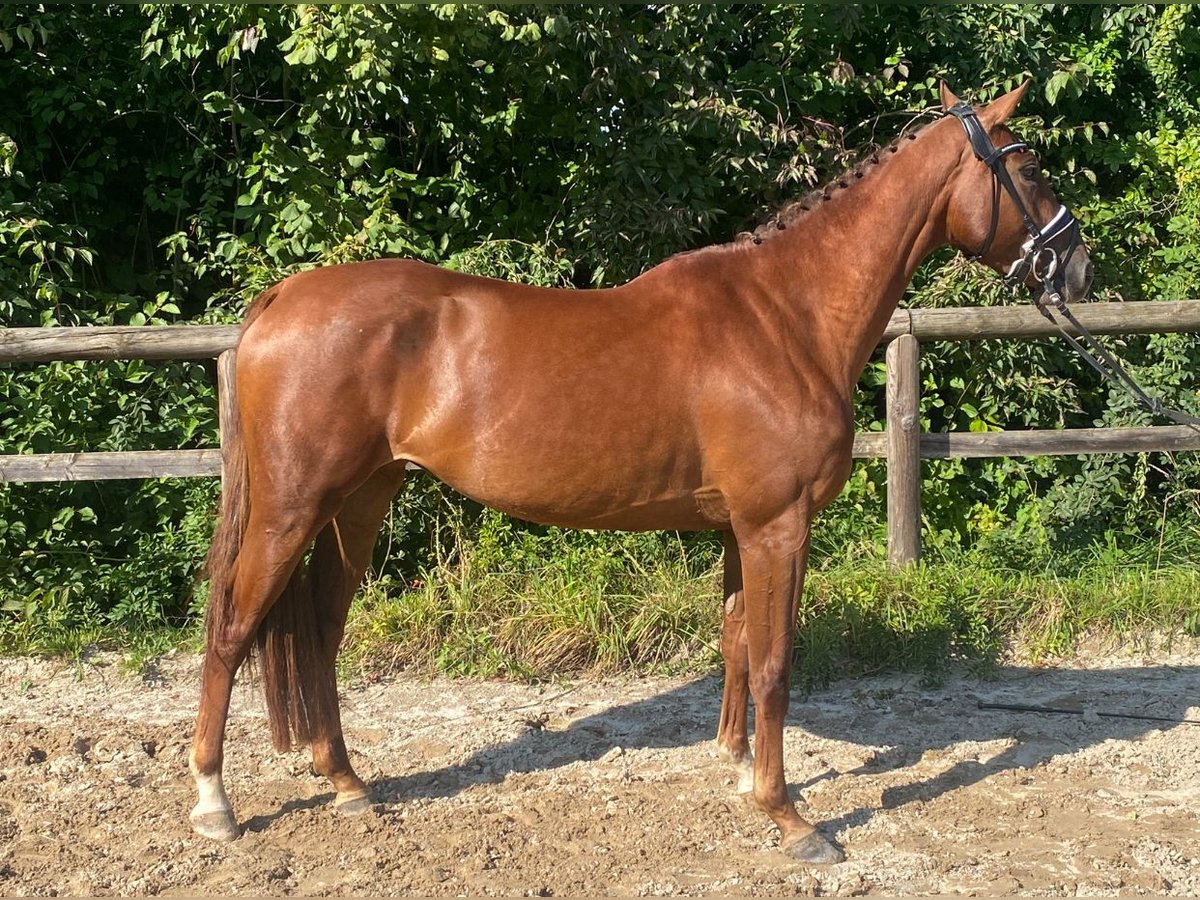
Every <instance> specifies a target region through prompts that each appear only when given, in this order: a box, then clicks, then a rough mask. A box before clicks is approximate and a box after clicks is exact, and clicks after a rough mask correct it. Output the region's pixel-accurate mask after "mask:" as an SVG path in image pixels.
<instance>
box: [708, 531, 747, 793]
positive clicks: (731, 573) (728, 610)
mask: <svg viewBox="0 0 1200 900" xmlns="http://www.w3.org/2000/svg"><path fill="white" fill-rule="evenodd" d="M724 594H725V618H724V623H723V625H722V627H721V656H722V657H724V659H725V692H724V694H723V696H722V698H721V724H720V726H719V727H718V729H717V754H718V755H719V756H720V758H721V759H722V760H724V761H725V762H728V763H732V764H733V766H734V768H735V769H737V772H738V793H739V794H748V793H750V792H751V791H753V790H754V758H753V756H752V755H751V753H750V738H749V728H748V726H747V721H746V720H747V718H748V715H749V712H748V709H747V706H748V705H749V699H750V682H749V677H750V665H749V660H748V658H747V653H746V596H745V592H744V591H743V590H742V558H741V555H740V554H739V553H738V545H737V538H736V537H735V536H734V534H733V532H732V531H727V532H725V576H724Z"/></svg>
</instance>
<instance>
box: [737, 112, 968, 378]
mask: <svg viewBox="0 0 1200 900" xmlns="http://www.w3.org/2000/svg"><path fill="white" fill-rule="evenodd" d="M939 126H940V123H938V124H935V125H932V126H929V127H928V128H927V129H925V131H923V132H922V133H920V134H919V135H918V136H917V138H916V139H915V140H911V141H910V140H902V141H901V142H900V145H899V147H898V149H897V151H896V152H895V153H894V154H888V155H889V156H890V157H891V158H889V159H886V160H885V161H884V162H882V163H881V164H879V165H878V166H875V167H873V170H868V172H867V174H866V176H865V177H864V178H862V179H861V180H858V179H853V178H852V180H851V185H852V186H851V187H849V188H846V189H841V190H836V191H835V192H834V194H833V195H832V197H831V199H830V200H829V201H827V202H822V203H821V204H820V206H818V208H817V209H815V210H813V211H812V212H811V213H809V214H808V215H807V216H805V217H804V218H803V219H802V220H801V221H799V222H796V223H795V224H794V225H793V226H790V227H789V228H788V229H786V231H785V232H784V233H781V234H779V235H778V236H777V237H773V238H771V239H770V240H768V241H766V242H764V243H763V244H762V245H761V246H759V247H756V248H755V251H756V252H758V251H766V252H765V253H764V254H763V256H764V257H765V258H767V259H771V258H773V265H772V268H774V269H775V271H777V272H786V273H787V275H786V277H785V278H786V280H783V281H782V283H781V284H780V292H781V296H780V302H781V303H782V304H784V305H787V306H789V307H790V308H791V309H792V310H794V313H795V315H797V316H800V317H802V318H803V320H804V322H803V324H804V330H805V331H806V332H808V333H809V334H812V335H813V336H814V337H816V338H817V339H818V341H819V344H818V346H817V349H818V351H819V352H820V353H821V355H822V357H823V360H822V361H823V364H824V366H825V367H826V369H827V371H828V372H829V373H830V374H831V375H832V376H834V377H835V378H836V379H837V380H838V381H839V382H841V383H842V384H843V385H844V388H845V391H846V394H847V396H849V395H850V394H851V393H852V392H853V391H854V389H855V385H856V384H857V382H858V379H859V376H860V375H861V374H862V370H863V366H865V365H866V362H867V360H868V359H869V358H870V356H871V353H872V352H873V351H874V349H875V347H876V346H877V345H878V344H879V341H880V339H881V338H882V337H883V332H884V329H885V328H886V327H887V323H888V320H889V319H890V318H891V315H892V313H893V312H895V310H896V306H897V304H898V303H899V302H900V298H901V297H902V296H903V294H904V289H905V287H906V286H907V285H908V283H909V281H911V280H912V277H913V274H914V273H915V272H916V270H917V267H918V266H919V265H920V264H921V262H922V261H923V260H924V259H925V258H926V257H927V256H928V255H929V254H930V253H931V252H933V251H934V250H935V249H937V248H938V247H940V246H942V245H943V244H945V243H946V225H945V213H946V200H947V197H946V194H947V191H946V187H947V182H948V180H949V177H950V175H951V172H952V170H953V168H954V165H955V162H956V161H957V159H958V158H959V155H960V153H961V148H960V147H957V146H955V144H954V143H953V141H950V140H947V139H946V135H945V133H944V132H942V133H941V134H938V133H936V131H935V129H938V130H940V127H939ZM885 153H886V151H885Z"/></svg>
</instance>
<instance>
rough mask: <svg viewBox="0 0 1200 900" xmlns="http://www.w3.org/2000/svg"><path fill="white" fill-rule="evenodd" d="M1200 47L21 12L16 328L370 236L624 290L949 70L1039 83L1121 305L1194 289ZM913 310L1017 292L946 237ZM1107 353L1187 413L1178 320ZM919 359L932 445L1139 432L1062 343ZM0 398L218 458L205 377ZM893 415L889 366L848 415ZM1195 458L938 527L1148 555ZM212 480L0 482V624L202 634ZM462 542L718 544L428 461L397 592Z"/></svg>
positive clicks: (1144, 10)
mask: <svg viewBox="0 0 1200 900" xmlns="http://www.w3.org/2000/svg"><path fill="white" fill-rule="evenodd" d="M1197 35H1200V12H1198V11H1197V10H1196V8H1195V6H1193V5H1172V6H1161V7H1156V6H1148V5H1123V6H1093V5H1041V6H1036V5H1035V6H1019V5H1018V6H1013V5H1000V6H997V5H977V4H976V5H950V6H946V5H929V6H896V5H887V6H883V7H872V6H848V7H831V6H822V5H812V4H794V5H707V6H692V7H660V6H622V5H608V6H593V7H580V6H575V5H570V4H555V5H542V6H506V7H481V6H469V5H447V6H411V5H404V6H397V5H367V6H344V5H339V6H324V5H281V6H272V5H239V4H228V5H219V6H203V7H201V6H189V5H179V4H171V5H168V4H161V5H160V4H153V5H143V6H135V5H119V4H117V5H111V4H110V5H86V4H79V5H71V4H45V5H34V4H26V5H7V6H2V7H0V92H2V95H3V96H4V97H5V98H6V102H5V103H4V104H0V323H2V324H3V325H6V326H29V325H73V324H159V323H165V322H179V321H198V322H230V321H236V319H237V317H238V315H239V314H240V312H241V310H242V309H243V307H244V304H245V302H246V300H247V299H248V298H249V297H251V296H253V295H254V294H255V293H256V292H257V291H258V290H261V289H262V288H263V287H265V286H266V285H268V284H270V283H272V282H274V281H276V280H278V279H279V278H281V277H283V276H285V275H287V274H289V273H291V272H295V271H298V270H300V269H303V268H306V267H310V266H313V265H319V264H327V263H334V262H343V261H351V260H357V259H365V258H371V257H376V256H383V255H406V256H414V257H418V258H421V259H425V260H429V261H434V262H440V263H444V264H447V265H450V266H452V267H455V268H460V269H463V270H466V271H473V272H479V273H482V274H488V275H493V276H497V277H504V278H513V279H517V280H524V281H530V282H533V283H538V284H559V285H577V286H581V287H582V286H588V285H593V284H613V283H616V282H619V281H621V280H623V279H626V278H629V277H632V276H634V275H636V274H637V273H639V272H640V271H642V270H644V269H645V268H647V267H649V266H651V265H653V264H655V263H657V262H659V261H661V260H662V259H663V258H664V257H666V256H668V255H670V254H671V253H674V252H677V251H680V250H684V249H688V248H691V247H695V246H700V245H703V244H706V243H711V242H714V241H724V240H728V239H730V238H731V237H732V236H733V235H734V234H736V233H737V232H738V231H741V230H744V229H745V228H747V227H749V226H751V225H753V224H754V222H755V221H756V219H757V218H758V217H759V216H761V215H762V214H763V212H764V211H766V210H768V209H770V208H771V207H773V206H774V205H777V204H778V203H780V202H782V201H784V200H786V199H788V198H790V197H793V196H795V195H796V194H798V193H800V192H802V191H804V190H807V189H808V188H809V187H811V186H813V185H815V184H819V183H821V182H823V181H825V180H826V179H829V178H831V177H832V176H833V175H835V174H837V173H838V172H839V171H841V170H842V169H843V168H844V167H845V166H846V165H847V164H848V162H849V161H850V160H851V159H853V158H856V157H857V156H859V155H860V154H861V153H862V152H863V151H864V150H865V149H866V148H868V147H869V146H871V145H873V144H879V143H883V142H886V141H887V140H888V139H890V137H892V136H893V135H894V134H895V133H896V132H897V131H898V130H899V128H900V127H901V126H902V125H903V124H905V123H906V122H907V121H909V120H910V119H911V118H912V116H913V115H915V114H916V113H917V112H918V111H920V110H923V109H926V108H928V107H930V106H931V105H933V104H935V103H936V101H937V83H938V79H939V78H946V79H947V80H948V81H949V83H950V84H951V85H952V86H953V87H955V88H956V89H957V90H959V91H960V92H965V91H968V90H973V89H977V90H978V92H977V94H975V95H974V97H973V99H976V100H986V99H988V98H990V97H992V96H995V95H996V94H998V93H999V92H1001V91H1004V90H1007V89H1010V88H1011V87H1013V86H1015V85H1016V84H1018V83H1019V82H1020V81H1021V80H1023V79H1024V78H1026V77H1032V78H1033V79H1034V80H1035V83H1036V90H1035V91H1032V92H1031V93H1030V95H1029V96H1028V98H1027V100H1026V101H1025V104H1024V106H1023V107H1022V109H1021V116H1022V118H1021V119H1020V120H1019V121H1018V122H1017V123H1016V125H1017V128H1018V130H1019V131H1021V132H1022V134H1023V135H1024V137H1026V138H1027V139H1029V140H1031V141H1032V142H1033V143H1034V145H1035V146H1036V147H1037V149H1038V151H1039V153H1040V154H1041V156H1042V159H1043V161H1044V167H1045V169H1046V170H1047V172H1049V173H1050V174H1051V176H1052V178H1053V179H1054V182H1055V185H1056V188H1057V189H1058V191H1059V194H1060V196H1062V198H1063V199H1064V200H1065V201H1066V202H1068V203H1069V204H1071V206H1072V207H1073V209H1075V210H1076V212H1077V213H1078V214H1080V216H1081V217H1082V218H1083V220H1084V222H1085V226H1086V232H1087V235H1088V239H1089V242H1090V244H1091V248H1092V251H1093V259H1094V261H1095V263H1096V266H1097V273H1098V275H1097V284H1098V293H1099V294H1100V295H1101V296H1102V297H1104V298H1106V299H1119V298H1128V299H1159V298H1162V299H1180V298H1195V297H1200V104H1198V102H1197V99H1196V98H1197V97H1198V96H1200V80H1198V79H1200V75H1198V74H1197V73H1200V38H1198V37H1197ZM906 302H907V303H909V304H910V305H919V306H935V305H965V304H974V303H987V304H995V303H1001V302H1006V298H1005V297H1004V296H1003V292H1002V290H1001V289H1000V287H999V285H998V282H997V280H996V279H995V278H994V277H993V276H992V275H990V274H988V273H984V272H982V271H980V270H978V269H977V268H975V267H972V266H970V265H968V264H966V263H965V262H964V261H962V260H961V259H955V258H952V257H950V255H949V254H942V255H939V257H938V258H937V259H935V260H932V261H931V262H930V263H929V264H928V265H927V266H926V267H925V268H923V270H922V271H921V272H920V273H918V276H917V279H916V281H915V282H914V285H913V289H912V291H911V292H910V294H909V296H908V298H907V299H906ZM1008 302H1011V301H1008ZM1116 343H1118V345H1119V347H1118V349H1119V351H1120V353H1121V354H1122V356H1123V357H1125V358H1127V359H1128V360H1129V361H1130V365H1131V368H1132V370H1133V371H1134V373H1135V375H1136V376H1137V377H1138V378H1139V379H1141V380H1143V381H1144V382H1145V383H1146V384H1147V385H1148V386H1150V387H1152V388H1153V389H1154V390H1155V391H1157V392H1158V393H1159V394H1160V395H1161V396H1162V397H1163V399H1164V400H1166V401H1167V402H1169V403H1172V404H1174V405H1179V406H1182V407H1183V408H1190V409H1195V408H1196V396H1195V392H1196V387H1197V378H1196V374H1195V373H1196V372H1197V363H1198V362H1200V347H1198V346H1197V344H1196V341H1195V339H1194V338H1192V337H1190V336H1171V337H1153V338H1136V339H1135V338H1131V339H1129V340H1126V341H1120V342H1116ZM923 377H924V379H925V385H924V394H925V399H924V406H923V410H922V413H923V417H924V424H925V426H926V427H928V428H930V429H932V430H948V429H969V430H976V431H981V430H989V429H996V428H1018V427H1056V426H1077V425H1091V424H1094V423H1104V424H1133V423H1141V422H1143V421H1145V416H1144V414H1143V413H1141V412H1140V411H1138V410H1137V409H1135V408H1134V407H1133V406H1132V405H1131V403H1130V402H1129V401H1128V399H1127V398H1125V397H1123V396H1120V395H1117V394H1113V393H1112V392H1111V391H1110V390H1109V389H1108V388H1107V387H1106V386H1104V385H1102V384H1101V383H1099V382H1098V381H1097V380H1096V378H1095V377H1094V376H1093V375H1092V374H1091V373H1090V371H1088V370H1086V369H1084V368H1082V367H1081V366H1080V364H1079V363H1078V362H1077V361H1076V360H1075V359H1074V358H1073V357H1072V356H1071V354H1070V352H1069V351H1068V350H1067V349H1065V348H1063V347H1062V346H1061V345H1060V344H1059V343H1058V342H1055V341H1047V342H1036V343H1014V342H1004V343H1001V342H981V343H976V344H929V345H927V346H926V347H925V348H924V369H923ZM0 397H2V398H3V400H2V401H0V423H2V426H3V427H2V430H0V453H21V452H47V451H54V450H58V451H62V450H118V449H133V448H145V449H149V448H154V447H162V448H168V447H200V446H212V445H214V444H215V441H216V423H215V413H214V406H215V404H214V400H213V391H212V366H211V365H200V364H192V363H165V364H142V363H122V364H115V363H114V364H103V365H97V364H63V363H60V364H54V365H49V366H36V367H35V366H27V367H25V366H23V367H5V368H2V369H0ZM881 418H882V373H881V363H880V362H879V361H878V360H876V361H873V362H872V363H871V364H870V365H869V366H868V370H867V372H866V374H865V376H864V380H863V391H862V394H861V397H860V403H859V409H858V419H859V424H860V426H861V427H863V428H867V429H879V428H881V427H882V424H881ZM1196 467H1197V464H1196V463H1195V462H1194V461H1192V460H1191V459H1190V457H1188V456H1186V455H1184V456H1179V457H1171V456H1167V455H1162V454H1155V455H1149V456H1146V455H1143V456H1136V457H1103V458H1100V457H1096V458H1088V459H1075V460H1071V459H1068V460H1029V461H1023V460H995V461H952V462H947V463H938V464H936V465H933V464H931V465H929V466H928V467H927V470H926V472H927V476H928V477H927V481H926V488H925V496H924V505H925V511H926V517H927V528H926V536H927V541H928V542H929V544H930V546H931V547H932V548H934V549H935V550H937V551H939V552H942V551H945V552H950V550H953V549H954V548H959V547H963V546H968V547H970V546H973V547H977V548H979V549H980V550H981V551H982V552H986V553H987V554H989V555H990V556H991V557H992V558H995V559H997V560H1000V561H1004V562H1010V563H1012V564H1013V565H1014V566H1019V565H1021V564H1022V562H1023V561H1024V562H1028V561H1029V560H1031V559H1033V558H1035V557H1037V556H1038V554H1040V553H1041V552H1042V551H1043V550H1044V548H1045V547H1047V546H1051V545H1053V546H1066V547H1076V548H1086V547H1089V546H1093V545H1094V544H1095V542H1097V541H1100V542H1106V541H1114V542H1116V543H1117V544H1118V545H1126V544H1136V543H1137V542H1139V541H1144V540H1146V539H1147V538H1153V537H1154V536H1155V535H1156V534H1158V533H1159V531H1160V530H1161V523H1162V521H1163V520H1164V518H1165V517H1168V516H1169V517H1170V518H1172V519H1178V520H1181V521H1191V520H1192V519H1193V518H1194V517H1195V516H1196V508H1195V506H1196V505H1195V503H1194V502H1193V500H1192V498H1193V497H1194V496H1195V494H1194V491H1195V487H1194V486H1195V485H1196V482H1197V480H1198V475H1200V473H1198V472H1197V470H1196ZM884 491H885V485H884V479H883V469H882V466H881V465H880V464H875V463H872V464H868V465H862V466H859V467H856V469H855V472H854V475H853V476H852V478H851V482H850V485H849V486H848V488H847V490H846V491H845V492H844V494H843V496H842V497H841V498H840V499H839V500H838V501H837V503H836V504H835V506H834V507H833V508H832V509H831V510H829V511H827V513H826V514H825V516H824V517H823V520H822V523H821V527H820V528H819V529H818V531H817V532H816V545H817V551H818V552H817V554H816V556H817V557H818V558H821V559H826V560H833V561H835V562H836V561H838V560H840V559H843V558H847V557H849V558H854V555H855V553H856V552H857V548H859V547H861V546H863V545H864V544H865V543H878V541H879V540H880V539H881V534H882V515H883V503H882V499H883V496H884ZM213 500H214V486H213V485H211V484H200V483H187V482H180V481H175V482H171V481H162V482H158V481H148V482H144V483H123V482H110V483H103V484H94V485H88V484H81V485H71V484H55V485H17V486H7V487H4V488H3V489H0V503H2V508H3V512H0V605H2V606H3V607H4V608H3V610H2V611H0V633H9V634H11V633H14V632H13V629H23V632H22V633H24V634H27V635H28V634H34V633H42V634H50V633H58V634H67V633H75V634H80V635H82V634H84V633H85V632H86V630H87V629H88V628H93V627H96V626H97V625H98V624H99V625H100V626H103V627H105V628H109V629H112V628H117V627H129V628H138V627H142V626H144V625H145V624H146V623H151V622H161V621H167V622H177V621H184V620H186V619H187V617H188V616H189V614H190V613H191V612H192V611H193V606H194V604H193V601H192V599H191V581H192V578H193V576H194V574H195V572H196V569H197V566H198V563H199V560H200V559H201V558H202V556H203V552H204V548H205V543H206V540H207V534H208V530H209V527H210V526H209V522H210V515H211V511H212V506H213ZM450 510H452V511H454V512H453V515H448V514H447V513H448V511H450ZM1164 510H1165V512H1164ZM1148 511H1153V514H1148ZM456 528H457V529H460V530H463V529H465V532H464V533H465V534H467V535H468V537H469V538H470V540H471V542H472V545H473V546H475V545H477V546H476V550H475V551H474V554H475V559H476V564H477V565H481V564H482V562H486V563H487V566H489V567H491V568H490V569H488V571H492V570H493V569H494V570H495V571H496V572H497V573H498V576H499V575H503V574H504V573H505V572H510V571H523V569H522V568H521V567H522V566H525V565H527V564H529V565H532V563H531V562H530V561H532V560H534V559H540V558H543V557H544V556H546V555H552V556H554V557H555V558H556V559H557V558H558V557H559V556H560V555H561V556H562V557H563V558H562V559H561V565H562V566H563V567H564V568H563V570H562V571H563V573H565V574H563V575H562V576H561V577H563V578H569V579H574V578H582V577H583V574H582V573H587V576H588V577H597V578H599V580H600V582H601V583H602V584H607V585H609V587H610V588H611V589H612V590H614V591H618V592H620V591H622V590H626V591H628V590H632V589H630V588H628V587H622V586H621V584H622V581H621V579H623V578H626V577H633V575H632V574H631V573H636V572H637V571H638V566H642V567H643V568H644V567H645V566H646V565H648V564H649V562H648V561H650V560H655V559H659V558H660V557H661V556H662V554H664V553H666V554H668V555H670V554H674V555H675V557H674V558H676V559H677V560H678V561H679V563H678V564H679V565H680V566H683V568H684V570H685V571H686V572H687V573H688V577H689V578H691V577H699V575H698V572H699V569H703V568H704V567H705V566H707V565H709V564H710V563H711V562H712V561H713V560H714V559H715V558H716V556H717V554H718V552H719V549H718V547H717V545H716V542H715V541H714V539H713V538H712V537H711V536H694V537H680V536H676V535H667V536H657V537H656V536H605V535H596V534H584V535H574V536H569V535H566V534H563V533H561V532H558V531H556V530H554V529H540V528H533V527H527V526H524V525H520V524H518V523H512V522H509V521H507V520H504V519H502V518H499V517H495V516H492V515H490V514H485V513H483V512H482V511H480V510H478V509H476V508H473V507H472V506H471V505H470V504H466V503H464V502H463V501H461V500H460V499H458V498H453V497H451V496H450V495H449V494H448V493H447V492H446V491H445V490H444V489H441V488H439V487H437V486H436V485H432V484H431V483H429V482H428V481H426V480H424V479H413V480H412V482H411V483H410V484H409V485H408V486H407V487H406V489H405V492H404V494H403V496H402V498H401V501H400V502H399V503H398V504H397V506H396V508H395V511H394V515H393V518H392V522H391V524H390V526H389V528H388V529H387V534H386V540H385V542H384V543H383V544H382V545H381V550H380V566H381V570H380V572H379V574H378V578H380V579H381V582H380V583H395V584H396V585H402V584H407V583H410V582H411V581H412V579H414V578H417V577H419V574H420V572H422V571H426V570H433V569H434V568H436V563H437V561H438V560H439V559H440V558H441V557H440V556H439V553H440V552H444V551H441V550H439V548H445V547H449V546H452V545H453V544H454V541H455V540H456V538H455V537H454V535H455V529H456ZM681 548H682V549H681ZM693 561H699V562H693ZM697 566H699V569H698V568H697ZM480 577H482V576H480ZM556 577H559V576H556ZM389 579H390V581H388V580H389ZM431 590H432V588H431ZM579 614H580V616H582V617H584V618H586V617H587V616H588V615H591V614H590V613H585V612H584V611H580V613H579ZM664 615H665V613H664ZM473 627H474V626H473ZM6 629H8V631H7V632H6V631H5V630H6ZM72 629H75V631H74V632H72V631H71V630H72ZM87 633H89V634H90V633H92V632H87ZM110 633H111V631H110ZM471 633H473V634H482V632H479V631H478V627H476V630H475V631H473V632H471ZM930 633H932V632H930ZM89 639H90V638H89ZM479 641H480V643H479V645H478V647H477V648H476V650H475V651H472V654H473V655H475V656H480V655H482V656H484V657H486V656H488V654H489V653H491V652H492V651H491V650H490V649H489V646H490V645H488V644H487V642H486V640H484V638H482V637H480V638H479ZM446 665H447V666H448V667H453V666H452V662H450V661H448V662H447V663H446Z"/></svg>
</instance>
